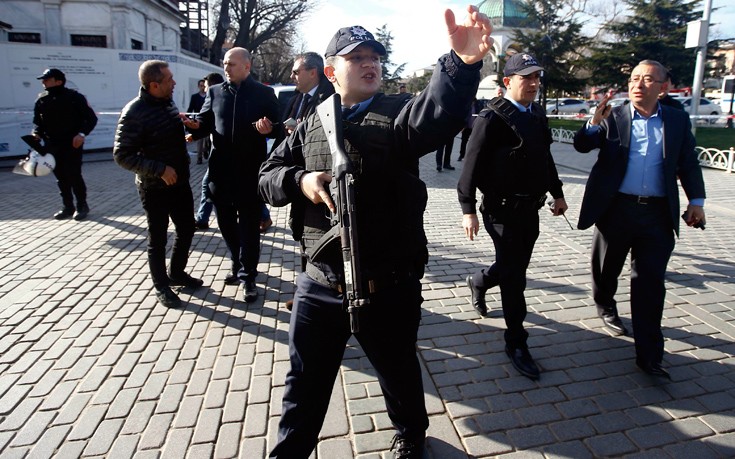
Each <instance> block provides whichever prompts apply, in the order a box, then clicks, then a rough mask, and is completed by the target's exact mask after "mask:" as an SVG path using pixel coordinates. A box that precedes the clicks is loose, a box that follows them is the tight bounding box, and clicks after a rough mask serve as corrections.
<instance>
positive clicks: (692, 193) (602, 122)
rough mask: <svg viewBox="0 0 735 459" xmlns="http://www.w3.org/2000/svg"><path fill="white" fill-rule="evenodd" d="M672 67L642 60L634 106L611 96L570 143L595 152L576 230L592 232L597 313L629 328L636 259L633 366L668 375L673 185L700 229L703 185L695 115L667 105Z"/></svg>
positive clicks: (675, 215) (675, 209) (617, 328)
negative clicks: (625, 298)
mask: <svg viewBox="0 0 735 459" xmlns="http://www.w3.org/2000/svg"><path fill="white" fill-rule="evenodd" d="M666 75H667V70H666V68H665V67H664V66H663V65H661V64H660V63H659V62H656V61H653V60H644V61H641V62H640V63H639V64H638V65H637V66H636V67H635V68H634V69H633V72H632V73H631V75H630V78H629V79H628V93H629V97H630V103H629V104H625V105H621V106H618V107H615V108H612V107H610V106H608V105H607V103H608V100H609V99H610V96H609V95H608V96H606V97H605V98H603V100H602V101H601V102H600V105H599V107H598V109H597V111H596V112H595V115H594V116H593V117H592V119H590V121H589V122H588V123H587V124H586V125H585V126H583V127H582V128H581V129H580V130H579V131H578V132H577V134H576V135H575V136H574V148H576V149H577V151H579V152H581V153H587V152H589V151H591V150H592V149H595V148H599V149H600V153H599V155H598V159H597V162H596V163H595V165H594V166H593V168H592V171H591V172H590V177H589V180H588V181H587V187H586V189H585V194H584V199H583V201H582V209H581V211H580V216H579V224H578V227H579V228H580V229H586V228H589V227H590V226H592V225H593V224H594V225H595V234H594V238H593V241H592V293H593V296H594V300H595V304H596V306H597V311H598V314H599V316H600V317H601V318H602V319H603V321H604V324H605V326H606V327H608V328H609V329H610V330H611V331H613V333H615V334H617V335H625V334H627V333H628V330H627V329H626V327H625V326H624V325H623V323H622V321H621V320H620V317H619V316H618V310H617V304H616V301H615V292H616V290H617V285H618V276H619V275H620V273H621V271H622V269H623V265H624V264H625V260H626V258H627V256H628V253H629V252H630V253H631V282H630V284H631V289H630V306H631V316H632V322H633V333H634V336H635V350H636V364H637V365H638V366H639V367H640V368H641V369H642V370H643V371H644V372H646V373H648V374H651V375H654V376H663V377H669V374H668V372H667V371H666V370H665V369H664V368H662V366H661V362H662V360H663V353H664V340H663V334H662V333H661V317H662V315H663V307H664V297H665V295H666V287H665V282H664V277H665V274H666V265H667V264H668V261H669V257H670V256H671V252H672V251H673V250H674V233H676V234H677V235H678V233H679V189H678V187H677V178H678V179H679V181H680V182H681V186H682V188H684V191H685V192H686V195H687V197H688V198H689V205H688V206H687V210H686V213H685V214H684V219H685V221H686V223H687V225H688V226H700V225H702V227H703V225H704V222H705V220H704V207H703V206H704V198H705V191H704V180H703V179H702V171H701V169H700V167H699V162H698V160H697V155H696V153H695V151H694V145H695V144H694V136H693V135H692V133H691V122H690V120H689V116H688V115H687V114H686V113H685V112H683V111H681V110H676V109H673V108H670V107H667V106H662V105H661V104H660V103H659V101H658V96H659V94H660V93H662V92H665V91H666V90H667V89H668V82H667V78H666Z"/></svg>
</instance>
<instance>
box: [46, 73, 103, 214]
mask: <svg viewBox="0 0 735 459" xmlns="http://www.w3.org/2000/svg"><path fill="white" fill-rule="evenodd" d="M38 79H39V80H41V83H42V84H43V87H44V88H46V90H45V91H44V92H42V93H41V94H39V95H38V99H37V100H36V105H35V107H34V108H33V124H34V125H35V126H34V128H33V133H32V134H33V136H34V137H36V138H37V139H43V141H44V144H45V146H46V147H47V148H48V151H49V152H50V153H51V154H53V155H54V158H55V159H56V167H55V168H54V175H55V176H56V183H57V185H58V186H59V191H60V192H61V201H62V203H63V207H62V208H61V210H60V211H58V212H56V213H55V214H54V218H55V219H57V220H64V219H67V218H70V217H72V216H73V217H74V220H84V219H85V218H86V217H87V214H88V213H89V205H87V186H86V184H85V183H84V178H83V177H82V153H83V150H84V140H85V138H86V136H88V135H89V133H90V132H92V129H94V127H95V126H96V125H97V115H95V114H94V110H92V108H91V107H90V106H89V104H88V103H87V99H86V98H85V97H84V96H83V95H81V94H80V93H78V92H77V91H75V90H73V89H69V88H67V87H65V86H64V85H65V84H66V75H64V72H62V71H61V70H59V69H46V70H45V71H44V72H43V74H41V75H40V76H39V77H38ZM75 197H76V198H77V205H76V207H74V198H75Z"/></svg>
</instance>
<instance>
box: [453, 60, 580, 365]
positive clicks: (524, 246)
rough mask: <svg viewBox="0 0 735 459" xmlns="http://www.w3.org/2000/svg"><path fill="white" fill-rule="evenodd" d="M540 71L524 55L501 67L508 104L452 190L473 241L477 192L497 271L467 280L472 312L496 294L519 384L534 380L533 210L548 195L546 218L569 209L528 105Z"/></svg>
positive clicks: (473, 145) (487, 125)
mask: <svg viewBox="0 0 735 459" xmlns="http://www.w3.org/2000/svg"><path fill="white" fill-rule="evenodd" d="M542 71H543V68H542V67H541V66H539V65H538V63H537V62H536V59H534V58H533V57H532V56H531V55H529V54H526V53H519V54H515V55H513V56H512V57H511V58H510V59H509V60H508V62H507V63H506V65H505V69H504V75H505V77H504V78H503V83H504V85H505V87H506V88H507V91H506V94H505V97H496V98H494V99H493V100H491V101H490V102H489V104H488V109H486V110H483V111H482V112H481V113H480V115H479V116H478V117H477V120H476V121H475V124H474V126H473V128H472V134H471V135H470V139H469V142H468V145H467V157H466V162H465V165H464V169H463V170H462V175H461V177H460V179H459V184H458V185H457V191H458V194H459V202H460V205H461V206H462V214H463V219H462V226H463V227H464V230H465V234H466V235H467V237H468V238H469V239H470V240H472V239H473V238H474V236H475V235H477V232H478V229H479V222H478V219H477V214H476V210H475V209H476V202H477V201H476V199H475V190H476V189H479V190H480V191H481V192H482V195H483V197H482V205H481V206H480V212H481V214H482V219H483V223H484V225H485V229H486V230H487V232H488V233H489V234H490V237H492V239H493V243H494V245H495V263H493V264H492V265H491V266H490V267H488V268H485V269H482V270H481V271H479V272H477V273H475V274H473V275H470V276H467V286H468V287H469V288H470V294H471V296H472V298H471V300H472V305H473V306H474V307H475V309H476V310H477V312H479V313H480V315H481V316H483V317H485V316H486V315H487V304H486V303H485V292H486V291H487V290H488V289H490V288H492V287H495V286H496V285H499V286H500V295H501V298H502V304H503V315H504V317H505V324H506V327H507V330H506V331H505V343H506V346H505V352H506V353H507V354H508V356H509V357H510V359H511V362H512V364H513V366H514V367H515V368H516V369H517V370H518V371H519V372H520V373H521V374H523V375H524V376H527V377H529V378H531V379H538V378H539V369H538V367H537V366H536V364H535V362H534V361H533V358H532V357H531V354H530V353H529V351H528V346H527V344H526V340H527V339H528V332H526V330H525V329H524V328H523V321H524V319H525V318H526V300H525V298H524V296H523V291H524V290H525V289H526V269H527V268H528V264H529V262H530V260H531V254H532V252H533V246H534V244H535V242H536V239H537V238H538V235H539V218H538V210H539V209H540V208H541V207H542V206H543V205H544V200H545V199H546V193H547V192H550V193H551V195H552V196H553V197H554V203H553V205H552V207H551V211H552V213H553V214H554V215H561V214H563V213H564V211H566V209H567V204H566V201H565V200H564V194H563V193H562V183H561V181H560V180H559V175H558V174H557V172H556V165H555V164H554V158H552V156H551V151H550V149H549V146H550V145H551V142H552V139H551V132H550V130H549V126H548V120H547V119H546V114H545V113H544V110H543V108H541V106H540V105H538V104H535V103H533V100H534V99H535V98H536V94H537V92H538V88H539V82H540V78H541V72H542Z"/></svg>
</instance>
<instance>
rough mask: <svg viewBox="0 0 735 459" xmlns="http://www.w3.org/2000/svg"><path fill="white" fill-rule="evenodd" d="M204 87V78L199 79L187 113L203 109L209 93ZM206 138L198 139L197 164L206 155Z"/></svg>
mask: <svg viewBox="0 0 735 459" xmlns="http://www.w3.org/2000/svg"><path fill="white" fill-rule="evenodd" d="M204 87H205V86H204V80H199V81H197V89H198V91H197V92H195V93H194V94H192V95H191V99H189V106H188V107H187V108H186V113H189V114H192V113H199V110H201V109H202V106H203V105H204V99H205V97H206V95H207V93H206V92H204ZM206 140H207V139H206V138H203V139H199V140H197V164H202V158H203V157H204V155H205V144H206ZM207 153H209V152H207Z"/></svg>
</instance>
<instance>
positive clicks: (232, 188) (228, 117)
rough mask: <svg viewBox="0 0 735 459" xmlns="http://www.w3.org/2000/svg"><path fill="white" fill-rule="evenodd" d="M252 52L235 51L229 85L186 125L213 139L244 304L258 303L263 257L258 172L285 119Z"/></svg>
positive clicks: (215, 197) (213, 163) (224, 225)
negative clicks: (259, 77) (256, 74)
mask: <svg viewBox="0 0 735 459" xmlns="http://www.w3.org/2000/svg"><path fill="white" fill-rule="evenodd" d="M250 68H251V60H250V53H249V52H248V50H246V49H244V48H232V49H231V50H229V51H227V53H226V54H225V59H224V70H225V76H226V78H227V82H225V83H222V84H221V85H214V86H212V87H210V88H209V89H208V90H207V98H206V100H205V101H204V106H203V107H202V109H201V111H200V112H199V115H197V119H196V120H185V121H184V124H185V125H186V127H187V128H189V129H190V130H192V133H193V137H194V139H198V138H203V137H205V136H207V135H209V134H212V152H211V154H210V157H209V189H210V192H211V195H212V201H213V202H214V206H215V208H216V209H217V223H218V224H219V228H220V231H222V237H223V238H224V240H225V243H226V244H227V248H228V249H229V251H230V259H231V260H232V268H231V272H230V274H229V275H228V276H227V277H226V278H225V283H227V284H236V283H238V282H239V283H242V284H244V290H245V293H244V299H245V301H246V302H252V301H255V299H256V298H257V296H258V291H257V288H256V286H255V277H256V276H257V274H258V272H257V267H258V260H259V258H260V231H259V226H260V217H261V210H262V206H263V202H262V201H261V200H260V198H259V197H258V169H259V168H260V165H261V163H262V162H263V161H265V157H266V136H272V135H270V134H271V133H272V132H273V130H274V129H275V128H274V124H273V122H272V121H271V120H274V121H275V120H277V119H278V118H279V106H278V99H277V98H276V95H275V93H274V92H273V89H272V88H269V87H268V86H265V85H263V84H261V83H258V82H257V81H255V80H254V79H253V77H252V76H251V75H250Z"/></svg>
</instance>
